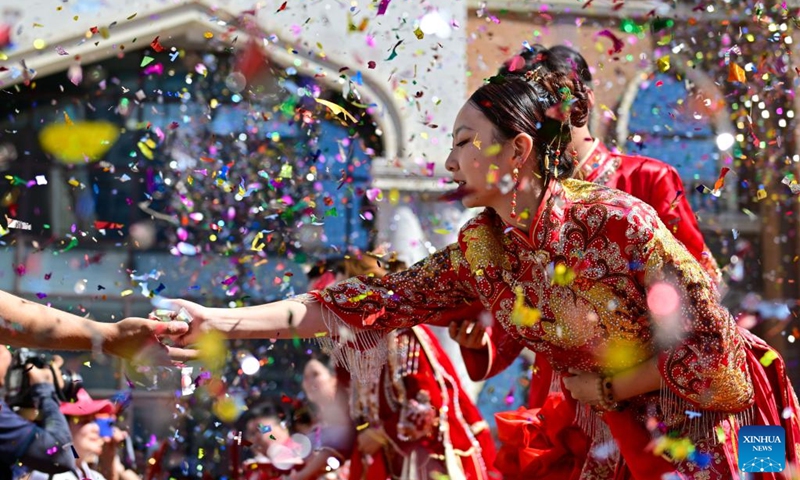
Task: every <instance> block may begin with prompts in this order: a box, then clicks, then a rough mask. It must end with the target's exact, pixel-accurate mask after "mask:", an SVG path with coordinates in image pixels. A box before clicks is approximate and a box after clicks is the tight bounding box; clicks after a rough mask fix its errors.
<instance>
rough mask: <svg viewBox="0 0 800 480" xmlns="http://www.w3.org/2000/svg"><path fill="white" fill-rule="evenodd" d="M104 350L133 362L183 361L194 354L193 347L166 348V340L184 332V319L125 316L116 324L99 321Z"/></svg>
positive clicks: (165, 362)
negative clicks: (181, 320)
mask: <svg viewBox="0 0 800 480" xmlns="http://www.w3.org/2000/svg"><path fill="white" fill-rule="evenodd" d="M99 325H100V327H102V330H101V334H102V338H103V351H104V352H105V353H108V354H110V355H114V356H117V357H120V358H126V359H128V360H131V361H132V362H134V363H152V364H156V365H171V362H170V360H175V361H185V360H191V359H192V358H194V357H195V355H196V352H194V351H193V350H184V349H180V348H172V347H167V346H166V345H164V343H162V340H165V339H173V340H174V339H179V338H182V337H183V336H185V335H186V334H187V332H188V331H189V327H188V326H187V325H186V323H184V322H175V321H170V322H162V321H154V320H152V319H149V320H148V319H144V318H133V317H132V318H125V319H123V320H120V321H119V322H117V323H101V324H99Z"/></svg>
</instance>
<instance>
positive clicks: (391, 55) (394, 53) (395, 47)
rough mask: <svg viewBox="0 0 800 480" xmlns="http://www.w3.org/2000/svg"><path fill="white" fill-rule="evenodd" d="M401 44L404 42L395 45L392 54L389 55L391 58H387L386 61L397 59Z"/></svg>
mask: <svg viewBox="0 0 800 480" xmlns="http://www.w3.org/2000/svg"><path fill="white" fill-rule="evenodd" d="M401 43H403V41H402V40H400V41H399V42H397V43H396V44H395V45H394V47H392V53H391V54H390V55H389V58H387V59H386V61H389V60H392V59H393V58H394V57H396V56H397V47H399V46H400V44H401Z"/></svg>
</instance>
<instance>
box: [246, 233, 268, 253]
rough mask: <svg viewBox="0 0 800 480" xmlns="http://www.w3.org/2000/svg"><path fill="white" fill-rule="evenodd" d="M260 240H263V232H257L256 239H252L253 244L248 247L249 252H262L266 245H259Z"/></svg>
mask: <svg viewBox="0 0 800 480" xmlns="http://www.w3.org/2000/svg"><path fill="white" fill-rule="evenodd" d="M262 238H264V232H258V233H257V234H256V237H255V238H254V239H253V243H252V244H251V245H250V250H252V251H254V252H261V251H263V250H264V247H265V246H266V244H265V243H260V242H261V239H262Z"/></svg>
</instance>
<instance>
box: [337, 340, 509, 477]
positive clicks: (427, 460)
mask: <svg viewBox="0 0 800 480" xmlns="http://www.w3.org/2000/svg"><path fill="white" fill-rule="evenodd" d="M388 341H389V342H390V343H389V355H388V361H387V363H386V366H385V367H384V368H383V370H382V372H381V374H380V379H379V381H378V382H369V383H364V382H358V381H356V382H351V385H350V388H351V391H352V395H351V402H350V406H351V416H352V418H353V420H354V421H355V422H356V424H357V425H362V426H366V425H368V426H369V427H370V428H382V429H383V430H384V432H385V433H386V435H387V437H388V439H389V443H388V444H387V445H386V446H385V447H384V449H383V451H381V452H380V453H379V454H378V455H372V456H369V457H367V456H363V455H361V454H360V453H359V452H358V451H357V450H356V452H355V453H354V456H353V458H352V459H351V463H350V478H351V480H362V479H365V480H384V479H408V478H418V479H427V478H431V477H430V475H429V474H430V472H434V471H436V472H439V473H445V474H448V476H449V477H450V478H454V479H455V478H465V479H466V480H489V479H490V478H499V474H498V473H497V472H496V471H494V469H493V467H492V465H493V464H494V456H495V446H494V443H493V440H492V437H491V434H490V432H489V429H488V425H487V424H486V422H485V421H484V420H483V418H482V417H481V415H480V412H479V411H478V409H477V408H476V407H475V405H474V404H473V403H472V401H471V400H470V399H469V397H468V396H467V395H466V393H465V392H464V390H463V389H462V388H461V382H460V381H459V380H458V378H457V377H456V371H455V368H453V365H452V364H451V363H450V359H449V358H448V357H447V355H446V354H445V352H444V351H443V350H442V348H441V346H440V345H439V342H438V341H437V340H436V337H435V336H434V335H433V334H432V333H431V332H430V330H428V328H427V327H425V326H424V325H418V326H415V327H413V328H406V329H402V330H398V331H396V332H393V334H391V335H389V337H388ZM447 459H449V460H450V461H451V462H452V463H451V464H448V463H447V461H446V460H447ZM448 468H455V469H457V470H458V471H463V474H464V475H463V477H458V476H457V475H456V474H455V473H454V472H450V471H448ZM412 470H413V472H412ZM490 472H494V475H490Z"/></svg>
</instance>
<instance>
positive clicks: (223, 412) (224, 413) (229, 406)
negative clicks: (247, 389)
mask: <svg viewBox="0 0 800 480" xmlns="http://www.w3.org/2000/svg"><path fill="white" fill-rule="evenodd" d="M211 409H212V410H213V411H214V415H216V416H217V418H219V419H220V420H222V421H223V422H233V421H234V420H236V418H237V417H238V416H239V407H237V406H236V402H235V401H234V400H233V399H232V398H230V397H225V398H220V399H219V400H217V401H216V402H214V406H213V407H212V408H211Z"/></svg>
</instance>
